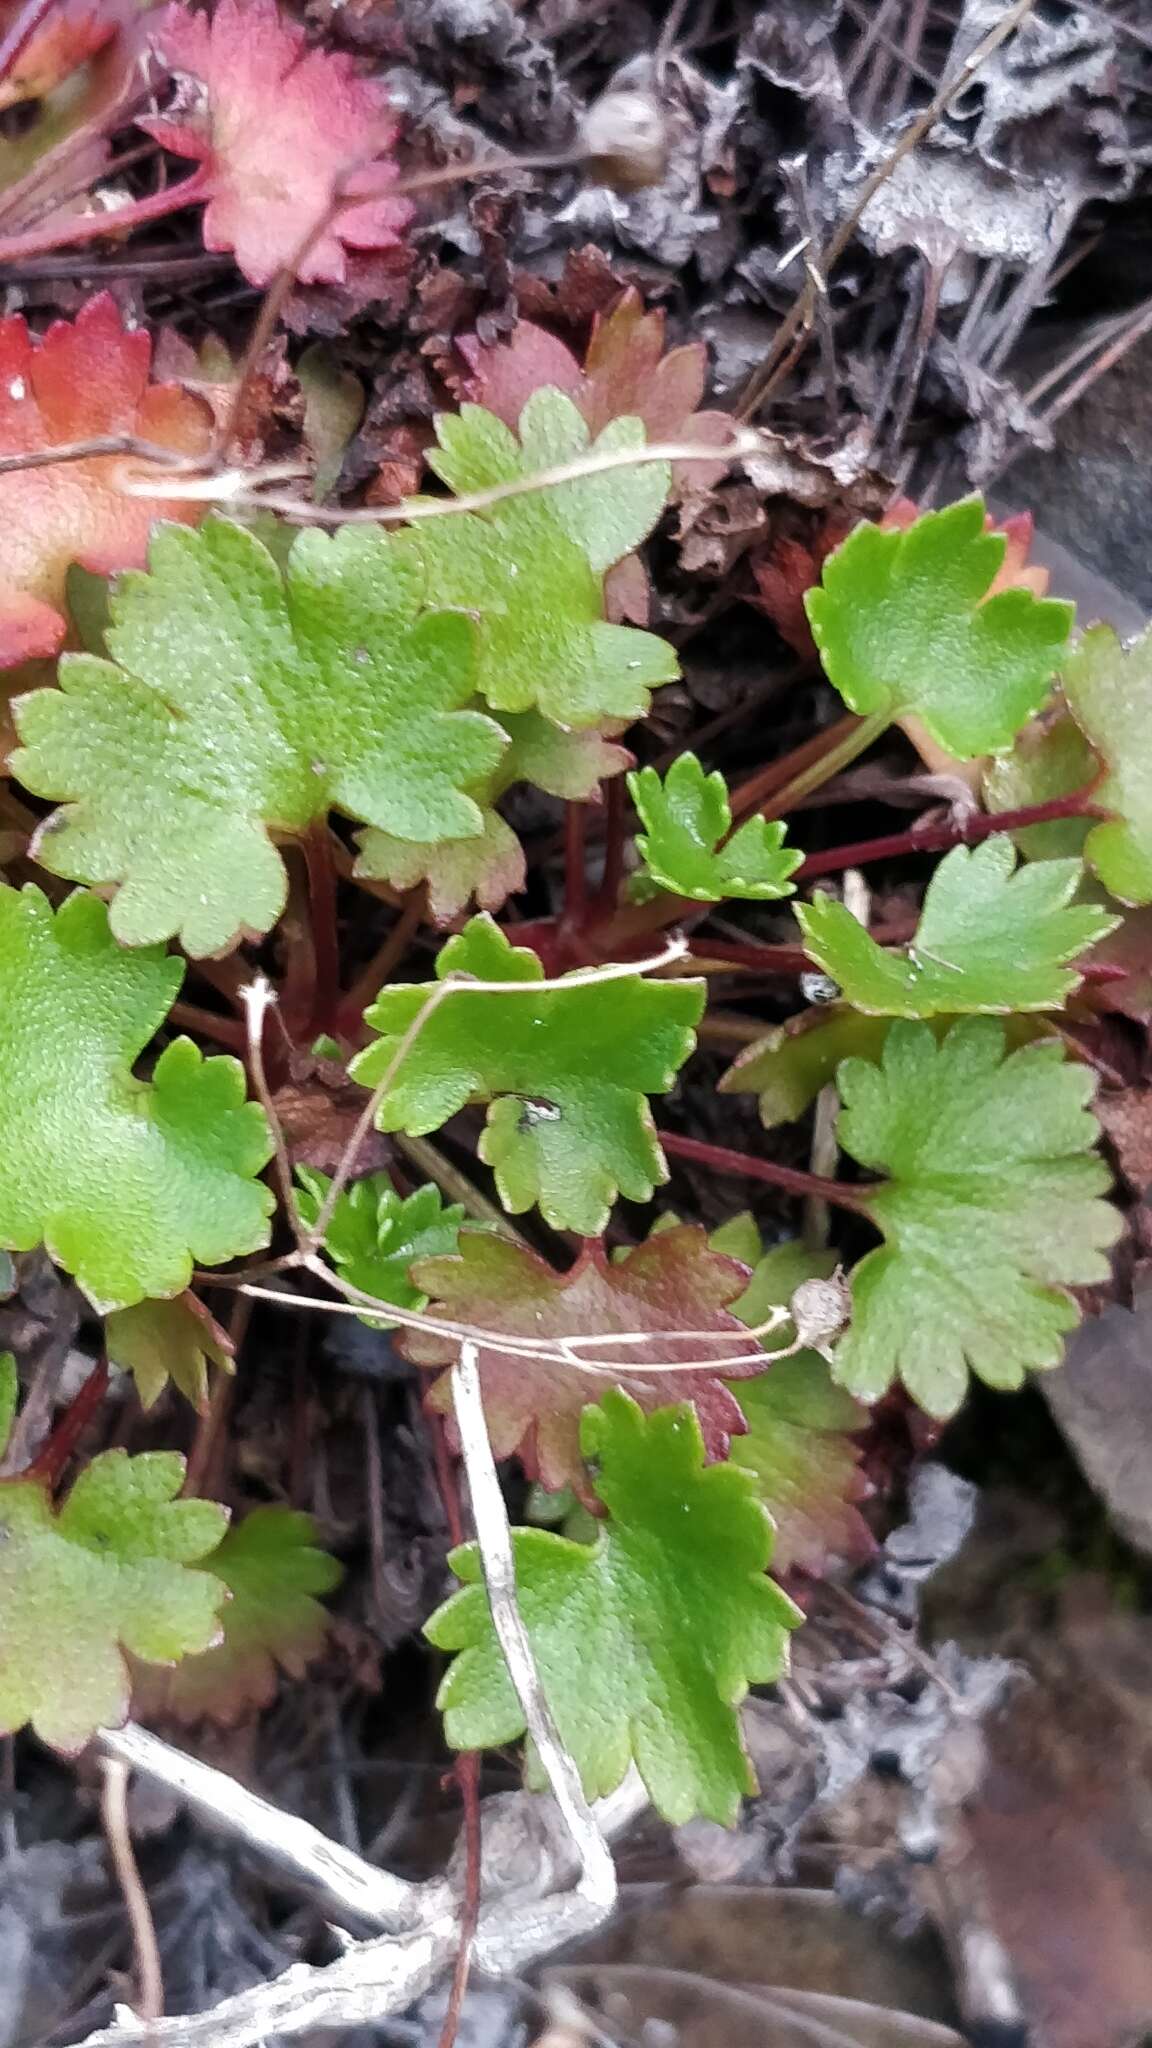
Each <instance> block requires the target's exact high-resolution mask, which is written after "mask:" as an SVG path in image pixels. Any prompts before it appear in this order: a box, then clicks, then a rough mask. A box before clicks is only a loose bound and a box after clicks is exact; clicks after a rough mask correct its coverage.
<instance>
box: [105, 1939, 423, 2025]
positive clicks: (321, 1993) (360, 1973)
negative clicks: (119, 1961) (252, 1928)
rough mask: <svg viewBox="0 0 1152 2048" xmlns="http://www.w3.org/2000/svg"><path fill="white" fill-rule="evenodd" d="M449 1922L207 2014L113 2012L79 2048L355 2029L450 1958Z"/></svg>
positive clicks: (306, 1970)
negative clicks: (149, 2016)
mask: <svg viewBox="0 0 1152 2048" xmlns="http://www.w3.org/2000/svg"><path fill="white" fill-rule="evenodd" d="M457 1933H458V1931H457V1927H456V1922H455V1919H454V1918H452V1917H451V1916H447V1917H446V1918H445V1919H444V1921H443V1922H442V1923H441V1924H440V1925H439V1926H437V1927H435V1928H428V1929H426V1930H425V1931H424V1932H423V1933H420V1934H408V1935H400V1936H395V1935H381V1936H380V1937H379V1938H378V1939H377V1940H376V1941H364V1942H357V1943H355V1944H354V1945H353V1947H351V1948H349V1949H347V1950H346V1951H345V1953H344V1954H343V1955H342V1956H338V1957H337V1959H336V1961H335V1962H334V1963H329V1964H328V1965H327V1966H326V1967H325V1968H323V1969H315V1968H313V1967H312V1966H311V1965H310V1964H308V1963H294V1964H293V1965H292V1967H291V1969H289V1970H285V1971H284V1973H283V1975H282V1976H279V1977H274V1978H273V1979H272V1981H271V1983H269V1984H256V1985H254V1986H253V1987H252V1989H251V1990H250V1991H240V1992H238V1993H237V1994H236V1995H235V1997H233V1998H224V1999H221V2001H220V2003H219V2005H214V2006H213V2007H212V2008H211V2010H210V2011H209V2012H199V2013H188V2014H182V2015H181V2016H180V2017H178V2018H174V2019H163V2020H147V2021H141V2020H138V2019H137V2017H136V2015H135V2013H133V2012H130V2011H129V2009H128V2007H127V2006H118V2007H117V2009H116V2020H115V2022H114V2023H113V2025H112V2026H110V2027H101V2029H100V2031H99V2033H96V2034H89V2035H88V2037H87V2039H86V2040H85V2041H84V2042H82V2043H81V2048H260V2044H261V2043H262V2042H264V2041H266V2040H267V2039H268V2038H269V2036H271V2035H275V2034H280V2035H284V2036H290V2035H293V2034H303V2033H306V2032H308V2031H309V2030H310V2029H312V2028H314V2027H357V2026H366V2025H370V2024H371V2023H372V2022H373V2021H374V2020H380V2019H385V2018H386V2017H387V2016H388V2014H389V2013H394V2012H403V2010H404V2008H405V2006H408V2005H411V2003H412V2001H413V1999H416V1998H419V1997H420V1995H421V1993H422V1992H424V1991H427V1990H428V1988H429V1986H430V1985H432V1984H434V1983H435V1981H436V1979H437V1977H438V1976H439V1975H440V1974H441V1972H442V1971H443V1970H445V1969H446V1968H447V1966H448V1964H449V1963H450V1961H451V1959H452V1954H453V1950H454V1948H455V1944H456V1940H457Z"/></svg>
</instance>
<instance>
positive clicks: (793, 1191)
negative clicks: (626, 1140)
mask: <svg viewBox="0 0 1152 2048" xmlns="http://www.w3.org/2000/svg"><path fill="white" fill-rule="evenodd" d="M656 1135H657V1137H658V1138H659V1140H660V1143H661V1144H662V1145H663V1147H664V1150H665V1151H666V1152H670V1153H671V1154H672V1157H673V1158H674V1159H691V1160H694V1161H695V1163H696V1165H697V1166H708V1167H711V1169H712V1171H713V1172H714V1173H740V1174H744V1175H746V1176H747V1178H748V1179H749V1180H765V1181H768V1182H770V1184H771V1185H772V1186H773V1187H776V1188H783V1189H784V1191H785V1193H786V1194H789V1195H801V1196H803V1195H817V1196H819V1198H820V1200H821V1201H822V1202H834V1203H835V1204H836V1206H837V1208H840V1209H855V1210H857V1211H859V1212H860V1213H861V1214H863V1215H867V1213H868V1189H867V1188H850V1187H846V1186H845V1185H844V1183H843V1181H839V1180H826V1179H825V1177H824V1175H823V1174H820V1173H801V1171H800V1170H799V1168H798V1167H795V1166H780V1165H778V1163H777V1162H776V1160H774V1159H757V1158H755V1157H754V1155H753V1154H752V1153H751V1152H733V1151H732V1150H731V1149H730V1148H729V1147H728V1146H727V1145H708V1144H705V1142H704V1140H703V1139H702V1138H682V1137H680V1136H679V1135H678V1133H676V1132H674V1131H657V1133H656Z"/></svg>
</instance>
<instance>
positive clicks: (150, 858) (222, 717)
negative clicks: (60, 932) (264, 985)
mask: <svg viewBox="0 0 1152 2048" xmlns="http://www.w3.org/2000/svg"><path fill="white" fill-rule="evenodd" d="M149 560H150V567H149V570H148V572H147V573H142V572H141V573H134V574H129V575H125V576H124V577H122V578H121V581H120V587H119V590H118V593H117V596H116V597H115V599H114V601H113V613H114V618H115V625H114V627H113V629H112V631H111V632H110V633H109V635H108V643H109V648H110V651H111V653H112V655H113V657H114V659H113V660H112V661H101V660H98V659H97V658H96V657H94V656H91V655H76V656H68V657H66V658H65V660H64V661H63V662H62V663H61V667H60V685H61V687H60V688H59V689H58V690H37V691H34V692H33V693H31V694H30V695H29V696H27V697H23V698H21V699H20V700H19V705H18V709H17V713H16V716H17V722H18V725H19V731H20V737H21V740H22V741H23V745H22V747H21V749H20V750H19V752H18V753H17V754H16V755H15V756H14V757H13V765H14V768H15V772H16V773H17V774H18V775H19V776H20V779H21V781H23V782H24V783H25V785H26V786H27V788H29V789H32V790H34V791H35V792H36V793H37V795H39V796H45V797H53V798H62V799H64V800H65V808H64V809H63V810H62V811H60V812H58V813H56V814H55V815H54V816H53V817H52V818H51V819H49V820H48V822H47V824H46V826H45V827H44V828H43V830H42V832H41V834H40V838H39V843H38V848H37V851H38V857H39V859H40V860H41V861H42V862H43V864H44V865H45V866H46V867H48V868H50V869H51V870H52V872H53V873H55V874H61V875H68V876H71V877H72V878H73V879H74V880H79V881H87V882H96V883H101V884H108V883H116V884H119V887H118V889H117V892H116V896H115V898H114V901H113V906H112V929H113V931H114V932H115V933H116V936H117V937H118V938H119V939H121V940H123V941H124V942H125V943H126V944H129V945H142V944H147V943H149V942H150V941H154V940H159V939H166V938H169V937H177V936H178V937H179V938H180V939H181V941H182V943H183V945H184V946H185V948H186V949H187V951H188V952H190V953H192V954H197V955H199V954H209V953H219V952H223V951H225V950H226V949H227V948H228V947H229V946H231V945H233V944H234V943H235V941H236V940H237V938H239V937H240V936H241V935H242V934H243V933H244V932H245V931H251V932H264V931H267V930H268V928H269V927H270V926H271V925H272V924H274V923H275V921H276V919H277V917H278V916H279V915H280V913H281V911H282V910H283V908H284V902H285V897H286V876H285V870H284V863H283V860H282V858H281V855H280V853H279V851H278V850H277V847H276V845H275V844H274V838H275V837H276V836H278V835H293V834H295V835H299V834H300V833H302V832H303V831H305V830H306V829H307V827H308V826H309V825H311V824H313V823H314V822H315V821H317V820H319V819H322V818H323V817H324V816H325V814H326V813H327V812H328V810H329V809H331V808H336V809H338V810H341V811H345V812H347V813H348V815H349V816H350V817H353V818H356V819H358V820H360V821H361V822H363V823H365V824H369V825H375V826H378V827H379V828H380V829H381V830H383V831H386V832H390V833H392V834H393V835H395V836H396V837H398V838H401V839H412V840H417V841H429V840H435V839H439V838H453V837H463V836H467V835H468V834H469V833H472V832H479V830H480V828H481V823H482V818H481V812H480V808H479V806H478V805H477V803H476V802H475V801H474V800H473V798H472V797H471V795H469V794H468V793H467V792H468V791H469V790H470V789H471V788H472V787H473V786H474V785H475V784H477V783H479V782H481V781H482V780H483V778H484V777H485V776H486V775H488V774H489V773H490V772H491V771H492V770H493V769H494V767H495V766H496V763H497V762H498V760H499V758H500V755H501V753H502V752H503V750H504V747H505V746H506V744H507V742H506V739H505V735H504V734H503V733H502V732H501V730H500V728H499V727H498V726H496V725H495V724H494V723H493V721H492V720H491V719H488V718H486V717H485V716H484V715H483V714H482V713H481V712H479V711H476V710H473V709H466V708H464V707H465V706H467V705H468V704H469V701H470V700H471V698H472V697H473V695H474V693H475V687H476V659H475V654H476V629H475V626H474V623H473V622H472V621H471V620H469V619H467V618H465V617H464V616H462V615H461V614H460V613H458V612H443V611H441V612H429V611H425V610H424V609H423V605H424V596H425V593H424V584H423V577H422V573H421V570H420V567H419V564H418V562H417V560H416V558H415V557H414V556H413V555H412V553H411V552H410V550H405V548H404V545H403V543H402V542H400V541H397V540H394V539H390V538H388V537H387V536H385V535H384V534H383V533H379V532H375V531H372V530H370V529H367V528H363V527H356V528H344V529H343V530H342V531H341V532H339V533H338V534H337V535H335V536H334V537H331V536H329V535H327V534H324V533H320V532H318V531H314V530H307V531H304V532H302V533H300V534H299V535H298V536H297V538H296V540H295V542H294V543H293V546H292V550H291V553H290V555H289V557H288V561H287V565H286V567H285V569H284V570H283V571H281V569H280V567H279V566H278V565H277V563H276V562H275V561H274V559H273V557H272V555H271V554H270V553H269V552H268V550H267V548H265V547H264V546H263V545H262V543H261V542H260V541H259V540H258V539H257V538H256V536H255V535H254V534H252V533H250V532H248V531H247V530H246V529H245V528H243V527H240V526H236V525H234V524H232V523H231V522H229V521H228V520H224V519H208V520H206V521H205V523H204V525H203V526H202V527H200V528H199V530H198V531H192V530H191V529H190V528H188V527H182V526H167V527H161V528H160V529H159V530H158V531H157V534H156V537H155V539H154V541H153V543H152V548H151V552H150V557H149Z"/></svg>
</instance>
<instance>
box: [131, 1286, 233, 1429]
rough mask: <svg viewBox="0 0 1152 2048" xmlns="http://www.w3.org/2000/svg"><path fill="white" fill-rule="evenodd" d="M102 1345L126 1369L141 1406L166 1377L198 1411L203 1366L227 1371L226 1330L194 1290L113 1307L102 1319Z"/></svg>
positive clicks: (202, 1402) (204, 1393)
mask: <svg viewBox="0 0 1152 2048" xmlns="http://www.w3.org/2000/svg"><path fill="white" fill-rule="evenodd" d="M104 1345H105V1349H106V1351H107V1353H108V1359H109V1363H110V1364H112V1365H118V1366H121V1367H123V1369H124V1370H125V1371H126V1372H130V1373H131V1374H132V1376H133V1378H134V1380H135V1382H136V1391H137V1393H138V1394H139V1396H140V1404H141V1406H142V1407H144V1408H151V1407H152V1406H153V1404H154V1402H156V1401H158V1400H159V1398H160V1395H161V1394H162V1393H163V1392H164V1389H165V1387H166V1386H167V1384H168V1382H169V1380H171V1381H172V1383H173V1385H174V1386H177V1387H179V1389H180V1392H181V1393H182V1394H183V1395H184V1396H185V1398H186V1399H187V1400H189V1401H191V1403H192V1406H193V1407H194V1408H198V1409H200V1410H201V1411H203V1410H204V1409H205V1408H206V1407H207V1405H208V1367H209V1366H210V1365H215V1366H217V1367H219V1369H220V1371H221V1372H232V1371H233V1363H232V1361H233V1358H234V1355H235V1352H234V1346H233V1344H232V1341H231V1339H230V1337H229V1335H228V1332H227V1330H222V1329H221V1328H220V1325H219V1323H218V1322H217V1321H216V1320H215V1317H214V1316H212V1315H211V1314H210V1313H209V1311H208V1310H207V1309H206V1308H205V1306H204V1304H203V1302H202V1301H197V1299H196V1296H195V1295H194V1294H179V1295H177V1297H176V1299H175V1301H140V1302H137V1303H136V1305H135V1307H133V1308H120V1309H116V1310H115V1311H114V1312H113V1313H112V1315H110V1316H109V1317H108V1318H107V1319H106V1321H105V1324H104Z"/></svg>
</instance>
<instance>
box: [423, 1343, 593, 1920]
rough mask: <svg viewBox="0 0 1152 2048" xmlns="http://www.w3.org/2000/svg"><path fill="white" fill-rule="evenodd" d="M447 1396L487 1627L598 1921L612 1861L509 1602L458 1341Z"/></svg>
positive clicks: (505, 1565)
mask: <svg viewBox="0 0 1152 2048" xmlns="http://www.w3.org/2000/svg"><path fill="white" fill-rule="evenodd" d="M452 1400H453V1406H454V1410H455V1416H456V1427H457V1430H458V1431H459V1435H460V1448H461V1452H462V1455H463V1459H464V1470H465V1473H466V1475H467V1479H468V1492H469V1496H470V1498H471V1501H472V1518H473V1522H474V1524H475V1528H476V1542H477V1546H478V1548H479V1551H480V1562H481V1566H482V1568H483V1572H484V1584H485V1586H486V1587H487V1589H488V1603H489V1606H490V1608H491V1610H492V1626H493V1628H494V1629H495V1631H496V1637H497V1640H498V1642H499V1644H500V1648H501V1649H502V1651H503V1652H504V1661H505V1663H506V1664H507V1666H508V1675H509V1677H510V1678H511V1680H512V1684H513V1687H514V1688H515V1692H516V1697H517V1699H518V1700H519V1702H520V1707H521V1710H522V1712H523V1715H524V1723H525V1726H526V1728H527V1730H528V1733H529V1735H530V1736H531V1738H532V1741H533V1743H534V1744H535V1747H536V1752H537V1755H538V1756H539V1758H540V1763H541V1766H542V1767H543V1770H544V1774H545V1776H546V1777H547V1780H548V1784H549V1786H550V1788H551V1792H552V1797H553V1798H554V1800H555V1801H556V1805H557V1807H558V1808H559V1810H560V1813H561V1815H562V1817H563V1819H564V1822H565V1824H566V1826H567V1828H568V1832H569V1834H570V1835H571V1837H572V1845H573V1847H574V1849H575V1851H576V1854H577V1856H578V1857H579V1859H580V1877H579V1879H578V1881H577V1884H576V1892H577V1894H578V1896H580V1897H581V1898H583V1899H584V1900H585V1901H586V1903H587V1907H588V1913H589V1923H588V1924H589V1926H596V1925H597V1924H598V1923H599V1922H600V1921H601V1920H606V1919H607V1917H608V1915H609V1914H610V1913H611V1912H612V1911H613V1909H614V1907H615V1904H616V1893H617V1885H616V1866H615V1864H614V1863H613V1861H612V1855H611V1851H610V1850H609V1848H608V1844H607V1842H606V1841H605V1840H604V1836H603V1835H602V1833H601V1831H600V1825H599V1822H598V1821H597V1819H596V1815H595V1814H594V1813H593V1811H592V1808H591V1806H590V1805H589V1803H588V1800H587V1799H586V1798H585V1795H584V1787H583V1786H582V1784H581V1783H580V1773H579V1771H578V1770H577V1768H576V1765H575V1764H574V1762H573V1760H572V1758H571V1756H570V1755H569V1753H568V1750H567V1749H566V1748H565V1746H564V1743H563V1741H562V1740H561V1737H560V1733H559V1731H558V1729H557V1727H556V1723H555V1721H554V1719H553V1717H552V1709H551V1708H550V1706H549V1704H548V1700H547V1698H546V1696H545V1692H544V1688H543V1686H542V1685H541V1682H540V1673H539V1671H538V1670H537V1668H536V1659H535V1656H534V1654H533V1650H532V1645H531V1642H530V1641H529V1639H528V1631H527V1629H526V1628H525V1626H524V1621H523V1618H522V1616H521V1613H520V1609H519V1606H518V1604H517V1600H516V1560H515V1556H514V1554H513V1550H512V1533H511V1530H510V1529H509V1526H508V1510H507V1509H506V1507H505V1505H504V1496H503V1494H502V1493H501V1491H500V1480H499V1477H498V1476H497V1472H496V1460H495V1458H494V1457H493V1455H492V1445H491V1443H490V1442H489V1439H488V1425H487V1423H486V1421H485V1419H484V1401H483V1396H482V1394H481V1390H480V1354H479V1351H478V1349H477V1347H476V1345H475V1344H462V1345H461V1347H460V1356H459V1358H458V1360H457V1362H456V1364H455V1365H454V1366H453V1368H452Z"/></svg>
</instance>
